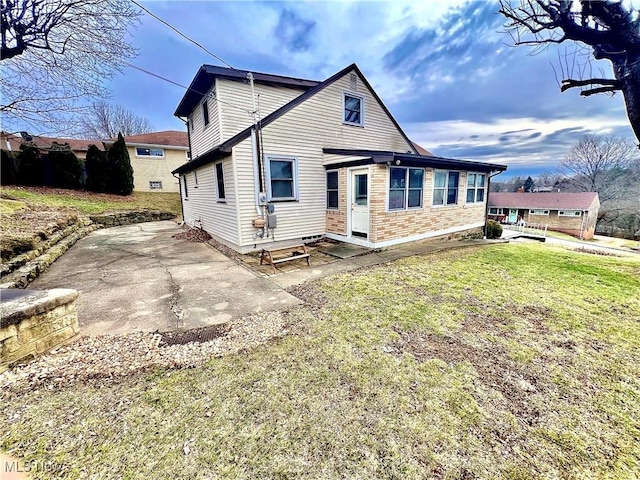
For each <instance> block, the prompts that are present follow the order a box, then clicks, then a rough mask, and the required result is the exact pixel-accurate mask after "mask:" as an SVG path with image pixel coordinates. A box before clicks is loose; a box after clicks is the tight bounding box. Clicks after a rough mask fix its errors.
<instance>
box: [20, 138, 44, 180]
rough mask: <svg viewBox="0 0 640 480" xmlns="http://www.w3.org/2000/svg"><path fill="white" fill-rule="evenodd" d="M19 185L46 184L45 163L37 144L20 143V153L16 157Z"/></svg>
mask: <svg viewBox="0 0 640 480" xmlns="http://www.w3.org/2000/svg"><path fill="white" fill-rule="evenodd" d="M16 160H17V169H16V184H17V185H33V186H40V185H44V164H43V162H42V158H41V157H40V152H39V151H38V149H37V148H36V147H35V145H27V144H24V143H23V144H22V145H20V153H18V156H17V157H16Z"/></svg>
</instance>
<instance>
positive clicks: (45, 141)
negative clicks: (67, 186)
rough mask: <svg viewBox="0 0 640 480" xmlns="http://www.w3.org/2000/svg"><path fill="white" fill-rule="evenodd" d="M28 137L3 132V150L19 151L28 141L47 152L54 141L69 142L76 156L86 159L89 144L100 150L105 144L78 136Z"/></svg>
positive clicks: (1, 139) (0, 136)
mask: <svg viewBox="0 0 640 480" xmlns="http://www.w3.org/2000/svg"><path fill="white" fill-rule="evenodd" d="M25 137H26V138H24V137H22V136H19V135H14V134H11V133H6V132H1V133H0V143H1V144H2V150H8V151H12V152H19V151H20V145H21V144H22V143H27V144H31V145H35V146H36V147H38V149H39V150H40V152H41V153H42V154H46V153H47V152H48V151H49V150H51V145H53V143H54V142H55V143H58V144H60V145H64V144H67V145H69V148H70V149H71V151H72V152H73V153H74V154H75V155H76V157H78V158H80V159H82V160H84V159H86V158H87V150H88V149H89V145H95V146H96V147H98V148H99V149H100V150H104V146H103V145H102V142H101V141H100V140H82V139H78V138H54V137H40V136H38V135H28V136H25Z"/></svg>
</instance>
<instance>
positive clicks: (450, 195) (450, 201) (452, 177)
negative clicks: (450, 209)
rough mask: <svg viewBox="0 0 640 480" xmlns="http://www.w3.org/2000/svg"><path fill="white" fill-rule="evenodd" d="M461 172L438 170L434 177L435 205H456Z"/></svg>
mask: <svg viewBox="0 0 640 480" xmlns="http://www.w3.org/2000/svg"><path fill="white" fill-rule="evenodd" d="M459 181H460V172H453V171H450V170H436V171H435V172H434V178H433V205H435V206H437V205H456V204H457V203H458V183H459Z"/></svg>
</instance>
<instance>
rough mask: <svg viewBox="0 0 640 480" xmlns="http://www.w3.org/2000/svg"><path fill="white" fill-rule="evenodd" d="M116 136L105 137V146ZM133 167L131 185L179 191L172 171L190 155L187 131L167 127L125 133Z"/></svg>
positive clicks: (156, 190) (149, 190) (163, 190)
mask: <svg viewBox="0 0 640 480" xmlns="http://www.w3.org/2000/svg"><path fill="white" fill-rule="evenodd" d="M116 140H117V139H110V140H104V144H105V146H106V147H107V148H108V147H110V146H111V145H113V143H114V142H115V141H116ZM124 141H125V143H126V144H127V150H128V151H129V159H130V160H131V166H132V167H133V183H134V187H133V189H134V190H136V191H139V192H158V191H160V192H178V191H180V187H179V186H178V179H177V178H176V177H174V176H173V175H172V174H171V171H172V170H174V169H176V168H178V167H179V166H180V165H182V164H183V163H184V162H185V161H186V160H188V159H189V140H188V136H187V132H179V131H176V130H166V131H163V132H153V133H141V134H138V135H127V136H125V137H124Z"/></svg>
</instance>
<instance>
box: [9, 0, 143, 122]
mask: <svg viewBox="0 0 640 480" xmlns="http://www.w3.org/2000/svg"><path fill="white" fill-rule="evenodd" d="M0 6H1V9H0V41H1V43H0V58H1V63H0V69H1V75H0V93H1V94H2V100H0V114H1V115H2V122H3V124H4V128H5V129H26V128H30V129H33V130H35V131H38V132H40V133H43V132H47V133H62V132H65V133H67V134H74V133H76V131H74V127H77V126H78V123H77V122H78V120H79V118H81V114H82V113H84V111H85V110H86V109H87V108H88V107H87V105H88V104H89V103H90V102H92V101H95V99H96V98H105V97H106V95H107V93H108V92H107V90H106V89H105V87H104V85H103V81H104V79H105V78H110V77H111V76H112V75H113V74H114V73H115V72H116V71H120V70H121V69H122V66H123V65H124V63H126V60H127V59H131V58H133V57H134V56H135V55H136V53H137V52H136V50H135V49H134V48H133V47H132V46H131V45H130V44H129V43H128V42H127V39H126V35H127V32H128V30H129V29H130V28H131V27H133V26H134V25H136V24H137V21H138V17H139V15H140V11H139V10H138V9H137V8H136V7H135V6H134V5H133V4H132V3H131V2H129V1H128V0H1V1H0ZM74 122H75V123H74Z"/></svg>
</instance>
